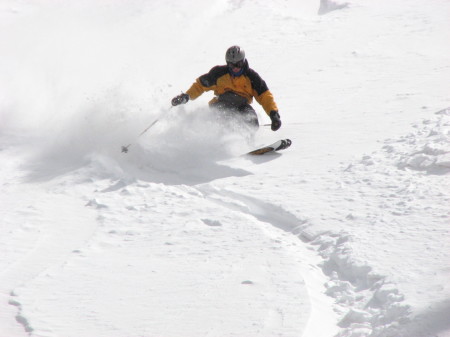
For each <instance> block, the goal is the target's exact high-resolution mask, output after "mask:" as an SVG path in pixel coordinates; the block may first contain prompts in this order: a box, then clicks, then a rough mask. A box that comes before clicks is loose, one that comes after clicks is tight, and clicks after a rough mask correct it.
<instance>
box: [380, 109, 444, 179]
mask: <svg viewBox="0 0 450 337" xmlns="http://www.w3.org/2000/svg"><path fill="white" fill-rule="evenodd" d="M436 115H437V118H436V119H425V120H423V121H422V122H421V123H418V124H415V125H414V128H415V129H416V130H415V132H411V133H410V134H408V135H406V136H403V137H400V138H398V139H393V140H387V141H386V145H385V146H384V149H385V150H386V152H388V153H389V157H390V158H391V160H392V161H393V162H394V163H395V164H396V165H397V166H398V167H399V168H401V169H412V170H418V171H425V172H426V173H429V174H446V173H449V172H450V118H449V116H450V108H447V109H444V110H441V111H439V112H437V113H436Z"/></svg>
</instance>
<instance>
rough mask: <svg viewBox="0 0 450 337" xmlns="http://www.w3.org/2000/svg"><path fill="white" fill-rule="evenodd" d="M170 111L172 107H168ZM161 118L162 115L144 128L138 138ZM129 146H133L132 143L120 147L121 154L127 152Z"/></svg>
mask: <svg viewBox="0 0 450 337" xmlns="http://www.w3.org/2000/svg"><path fill="white" fill-rule="evenodd" d="M170 109H172V107H170V108H169V110H170ZM161 117H162V115H161V116H159V118H157V119H156V120H155V121H154V122H153V123H152V124H150V125H149V126H147V127H146V128H145V130H144V131H142V132H141V133H140V134H139V136H138V138H139V137H140V136H142V135H143V134H144V133H146V132H147V131H148V130H149V129H150V128H151V127H152V126H153V125H155V124H156V123H157V122H158V121H159V120H160V119H161ZM131 145H133V143H130V144H128V145H126V146H122V152H123V153H127V152H128V148H129V147H130V146H131Z"/></svg>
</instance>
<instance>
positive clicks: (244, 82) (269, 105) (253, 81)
mask: <svg viewBox="0 0 450 337" xmlns="http://www.w3.org/2000/svg"><path fill="white" fill-rule="evenodd" d="M210 90H214V94H215V95H216V97H214V98H213V99H212V100H211V101H210V102H209V103H210V104H212V103H214V102H217V96H220V95H222V94H224V93H225V92H228V91H232V92H234V93H236V94H238V95H240V96H242V97H245V98H246V99H247V103H248V104H251V103H252V102H253V97H254V98H255V99H256V101H257V102H258V103H259V104H261V106H262V107H263V109H264V111H265V112H266V113H267V114H268V115H269V114H270V112H271V111H278V108H277V105H276V103H275V100H274V98H273V95H272V93H271V92H270V90H269V88H268V87H267V84H266V82H264V80H263V79H262V78H261V76H259V75H258V73H257V72H256V71H254V70H253V69H251V68H250V67H249V66H248V62H247V61H245V66H244V69H243V73H242V75H240V76H233V75H232V74H231V73H230V70H229V68H228V66H226V65H224V66H215V67H214V68H212V69H211V70H210V71H209V72H208V73H206V74H204V75H202V76H200V77H199V78H197V80H196V81H195V82H194V83H193V84H192V86H191V87H190V88H189V89H188V90H187V91H186V93H187V94H188V95H189V98H190V99H192V100H194V99H196V98H197V97H199V96H200V95H201V94H203V93H204V92H206V91H210Z"/></svg>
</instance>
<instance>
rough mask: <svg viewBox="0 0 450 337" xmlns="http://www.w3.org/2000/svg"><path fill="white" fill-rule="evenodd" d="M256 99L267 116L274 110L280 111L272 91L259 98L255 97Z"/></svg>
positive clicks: (267, 91) (265, 92)
mask: <svg viewBox="0 0 450 337" xmlns="http://www.w3.org/2000/svg"><path fill="white" fill-rule="evenodd" d="M255 99H256V101H257V102H258V103H259V104H261V106H262V107H263V109H264V111H265V112H266V114H267V115H269V114H270V112H271V111H273V110H275V111H278V107H277V104H276V103H275V99H274V98H273V95H272V93H271V92H270V90H266V91H264V92H263V93H262V94H261V95H259V96H257V95H255Z"/></svg>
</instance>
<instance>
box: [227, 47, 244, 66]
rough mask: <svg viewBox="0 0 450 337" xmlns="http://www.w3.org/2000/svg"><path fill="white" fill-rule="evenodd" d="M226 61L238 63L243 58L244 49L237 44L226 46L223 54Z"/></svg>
mask: <svg viewBox="0 0 450 337" xmlns="http://www.w3.org/2000/svg"><path fill="white" fill-rule="evenodd" d="M225 60H226V61H227V63H238V62H239V61H244V60H245V51H244V49H242V48H241V47H239V46H232V47H230V48H228V50H227V52H226V54H225Z"/></svg>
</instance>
